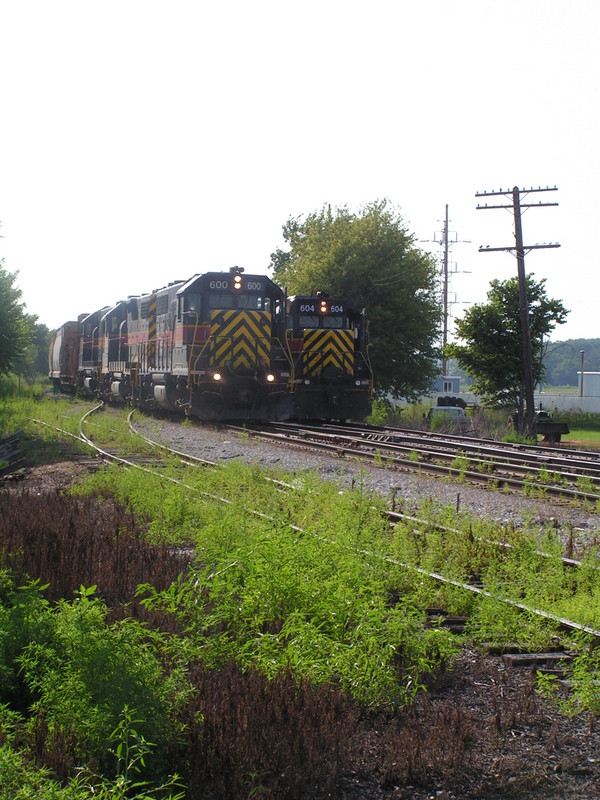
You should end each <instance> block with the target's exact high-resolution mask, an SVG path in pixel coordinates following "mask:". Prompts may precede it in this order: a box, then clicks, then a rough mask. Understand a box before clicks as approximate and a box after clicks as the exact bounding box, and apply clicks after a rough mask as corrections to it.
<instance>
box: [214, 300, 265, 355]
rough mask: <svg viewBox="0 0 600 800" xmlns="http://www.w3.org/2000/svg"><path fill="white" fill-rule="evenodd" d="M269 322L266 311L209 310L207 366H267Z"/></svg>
mask: <svg viewBox="0 0 600 800" xmlns="http://www.w3.org/2000/svg"><path fill="white" fill-rule="evenodd" d="M270 357H271V319H270V316H269V314H268V313H267V312H266V311H235V310H226V311H223V310H218V311H213V312H212V314H211V320H210V361H209V363H210V366H211V367H224V366H225V365H226V364H229V365H230V366H231V368H232V369H233V370H236V369H244V368H245V369H253V368H254V367H256V366H257V365H259V364H261V363H264V364H267V365H268V364H269V363H270Z"/></svg>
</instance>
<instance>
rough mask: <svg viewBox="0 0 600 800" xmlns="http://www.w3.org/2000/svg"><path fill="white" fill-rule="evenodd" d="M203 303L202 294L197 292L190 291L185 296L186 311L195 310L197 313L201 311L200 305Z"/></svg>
mask: <svg viewBox="0 0 600 800" xmlns="http://www.w3.org/2000/svg"><path fill="white" fill-rule="evenodd" d="M201 303H202V295H200V294H197V293H196V292H190V293H189V294H186V296H185V309H184V310H185V311H195V312H196V313H197V314H199V313H200V306H201Z"/></svg>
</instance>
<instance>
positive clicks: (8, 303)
mask: <svg viewBox="0 0 600 800" xmlns="http://www.w3.org/2000/svg"><path fill="white" fill-rule="evenodd" d="M16 278H17V273H11V272H8V271H7V270H6V269H5V267H4V259H2V261H0V374H2V373H7V372H10V371H11V369H12V368H13V366H14V364H15V362H16V361H17V360H18V359H21V358H23V356H24V354H25V350H26V348H27V346H28V344H29V342H30V339H31V336H32V326H33V323H34V322H35V319H36V318H35V317H32V316H31V315H29V314H27V313H26V312H25V306H24V305H23V303H21V302H20V299H21V290H20V289H17V287H16V286H15V285H14V283H15V280H16Z"/></svg>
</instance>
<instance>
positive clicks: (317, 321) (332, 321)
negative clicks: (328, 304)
mask: <svg viewBox="0 0 600 800" xmlns="http://www.w3.org/2000/svg"><path fill="white" fill-rule="evenodd" d="M289 325H290V327H292V323H291V317H290V323H289ZM298 327H299V328H348V327H349V325H348V323H347V322H346V319H345V317H342V316H339V315H335V316H334V315H332V314H330V315H329V316H323V317H321V316H319V314H300V316H299V317H298Z"/></svg>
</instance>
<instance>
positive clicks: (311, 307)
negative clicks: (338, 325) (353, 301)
mask: <svg viewBox="0 0 600 800" xmlns="http://www.w3.org/2000/svg"><path fill="white" fill-rule="evenodd" d="M296 311H297V312H298V313H299V314H343V313H344V306H343V305H342V304H341V303H332V304H331V305H327V306H326V307H323V305H322V304H320V303H318V302H316V303H313V302H312V301H305V302H304V303H299V304H298V305H297V306H296Z"/></svg>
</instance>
